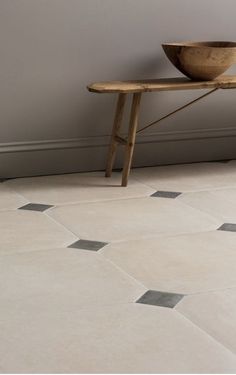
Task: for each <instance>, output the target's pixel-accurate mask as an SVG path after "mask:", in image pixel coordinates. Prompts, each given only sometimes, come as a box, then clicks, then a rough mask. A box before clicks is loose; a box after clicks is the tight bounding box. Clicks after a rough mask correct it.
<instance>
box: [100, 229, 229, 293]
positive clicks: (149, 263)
mask: <svg viewBox="0 0 236 375" xmlns="http://www.w3.org/2000/svg"><path fill="white" fill-rule="evenodd" d="M235 243H236V233H232V232H222V231H214V232H205V233H196V234H186V235H179V236H173V237H156V238H152V239H148V240H147V239H146V240H138V241H128V242H123V243H117V244H111V245H110V246H108V247H106V248H104V249H103V250H102V251H101V253H102V254H103V255H104V256H105V257H106V258H108V259H110V260H111V261H112V262H114V263H115V264H116V265H118V266H119V267H121V268H122V269H123V270H124V271H126V272H127V273H128V274H129V275H131V276H133V277H134V278H135V279H137V280H138V281H140V282H142V283H143V284H144V285H145V286H146V287H147V288H148V289H154V290H159V291H164V292H173V293H183V294H185V293H186V294H188V293H198V292H203V291H209V290H216V289H221V288H228V287H232V286H236V251H235V249H236V246H235Z"/></svg>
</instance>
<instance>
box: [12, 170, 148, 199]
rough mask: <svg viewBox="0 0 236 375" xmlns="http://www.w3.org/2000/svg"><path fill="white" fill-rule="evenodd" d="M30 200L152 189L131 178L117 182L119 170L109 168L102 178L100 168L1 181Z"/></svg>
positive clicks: (132, 194)
mask: <svg viewBox="0 0 236 375" xmlns="http://www.w3.org/2000/svg"><path fill="white" fill-rule="evenodd" d="M5 184H6V185H7V186H10V187H12V188H13V189H14V190H15V191H16V192H19V193H20V194H22V195H23V196H24V197H25V198H27V199H28V200H29V201H30V202H38V203H43V204H52V205H60V204H67V203H74V202H93V201H94V202H96V201H100V200H111V199H123V198H130V197H131V198H132V197H145V196H149V195H151V194H152V193H154V192H155V190H154V189H152V188H151V187H148V186H146V185H144V184H142V183H141V182H138V181H136V180H135V179H132V178H130V181H129V185H128V187H127V188H124V187H122V186H120V185H121V174H120V173H117V172H113V175H112V177H111V178H105V177H104V172H91V173H73V174H64V175H55V176H42V177H31V178H17V179H14V180H9V181H7V182H5Z"/></svg>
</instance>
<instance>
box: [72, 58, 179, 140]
mask: <svg viewBox="0 0 236 375" xmlns="http://www.w3.org/2000/svg"><path fill="white" fill-rule="evenodd" d="M166 63H167V64H168V62H167V61H166V59H165V57H159V58H158V57H157V56H156V55H155V56H151V57H150V58H143V56H142V57H141V58H140V59H139V60H137V59H135V60H134V61H133V63H132V62H129V64H127V65H126V67H122V69H121V70H120V71H119V72H118V73H116V75H114V74H113V75H111V74H108V75H107V76H106V74H104V73H103V74H102V73H101V75H102V77H103V78H102V79H101V78H100V77H96V78H94V82H95V81H102V80H103V81H109V80H117V81H118V80H135V79H150V78H161V77H165V76H166V75H165V74H164V73H165V72H166ZM173 75H174V74H173ZM175 75H176V76H178V75H179V73H178V72H177V70H176V74H175ZM89 83H92V81H91V82H88V84H89ZM116 99H117V95H116V94H114V95H106V94H101V95H98V94H95V93H89V95H87V100H86V103H85V105H84V107H83V108H82V111H81V110H80V113H79V116H80V119H82V123H84V124H86V132H87V133H89V134H94V133H95V134H96V133H99V132H97V131H96V130H95V129H94V126H96V127H97V126H98V129H99V127H100V126H99V125H101V124H102V126H101V128H102V129H104V128H105V129H106V130H105V131H104V130H103V133H104V134H105V135H109V134H110V133H111V123H112V121H113V116H114V110H115V103H116ZM129 100H130V98H129ZM129 108H130V103H129V101H128V102H127V105H126V111H125V116H124V122H125V123H127V120H128V114H129V113H128V112H129ZM91 110H92V114H93V117H95V118H97V119H98V123H96V124H94V121H91ZM80 135H81V134H80Z"/></svg>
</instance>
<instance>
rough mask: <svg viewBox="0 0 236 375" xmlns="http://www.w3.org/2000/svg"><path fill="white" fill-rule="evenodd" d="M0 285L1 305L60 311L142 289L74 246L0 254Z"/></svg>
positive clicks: (132, 296) (122, 298)
mask: <svg viewBox="0 0 236 375" xmlns="http://www.w3.org/2000/svg"><path fill="white" fill-rule="evenodd" d="M0 285H1V290H0V296H1V297H0V298H1V303H2V304H4V305H5V304H6V305H7V304H8V303H11V302H14V303H16V305H17V304H21V305H22V303H23V304H25V308H26V309H30V308H31V307H32V306H35V305H37V306H42V307H45V308H50V309H53V310H58V311H64V312H66V311H68V312H69V311H70V310H71V309H75V311H77V310H78V309H84V308H87V307H88V305H91V304H92V305H96V304H98V305H106V304H107V305H110V304H112V303H118V302H122V303H127V302H133V301H136V299H137V298H138V297H140V295H142V294H143V293H144V292H145V291H146V288H145V287H143V286H142V285H141V284H140V283H138V282H136V281H135V280H134V279H133V278H131V277H130V276H128V275H127V274H125V273H124V272H123V271H120V270H118V269H117V267H116V266H114V265H113V264H111V262H109V261H108V260H106V259H104V257H102V256H99V255H97V254H95V253H94V252H93V253H91V252H84V251H78V250H76V249H51V250H44V251H37V252H30V253H21V254H11V255H4V256H1V257H0ZM22 306H23V305H22ZM5 308H6V307H5ZM6 309H7V308H6ZM10 310H11V309H9V310H8V311H10Z"/></svg>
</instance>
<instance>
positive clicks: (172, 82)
mask: <svg viewBox="0 0 236 375" xmlns="http://www.w3.org/2000/svg"><path fill="white" fill-rule="evenodd" d="M87 88H88V90H89V91H91V92H94V93H107V94H108V93H113V94H114V93H115V94H118V100H117V106H116V112H115V118H114V123H113V129H112V135H111V142H110V146H109V152H108V159H107V167H106V174H105V175H106V177H110V176H111V174H112V169H113V164H114V160H115V156H116V151H117V146H118V145H119V144H121V145H124V146H125V148H126V150H125V159H124V165H123V172H122V186H127V184H128V177H129V173H130V167H131V163H132V157H133V151H134V146H135V138H136V134H137V133H139V132H140V131H143V130H145V129H147V128H148V127H150V126H152V125H154V124H156V123H158V122H160V121H162V120H163V119H165V118H167V117H169V116H171V115H173V114H174V113H176V112H178V111H180V110H182V109H184V108H186V107H187V106H189V105H191V104H193V103H195V102H196V101H198V100H200V99H202V98H204V97H205V96H207V95H210V94H211V93H213V92H215V91H216V90H218V89H231V88H236V76H221V77H218V78H217V79H215V80H213V81H201V82H198V81H191V80H189V79H188V78H185V77H180V78H161V79H147V80H138V81H111V82H97V83H92V84H90V85H89V86H88V87H87ZM199 89H209V90H210V91H208V92H207V93H205V94H203V95H201V96H200V97H198V98H197V99H195V100H192V101H191V102H188V103H187V104H185V105H183V106H182V107H180V108H178V109H176V110H174V111H173V112H171V113H169V114H167V115H165V116H163V117H162V118H160V119H158V120H157V121H154V122H152V123H151V124H148V125H147V126H145V127H144V128H142V129H139V130H138V121H139V113H140V103H141V96H142V94H143V93H145V92H156V91H177V90H199ZM129 94H132V95H133V100H132V106H131V113H130V121H129V131H128V136H127V138H124V137H121V136H120V130H121V125H122V118H123V113H124V107H125V103H126V99H127V95H129Z"/></svg>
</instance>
